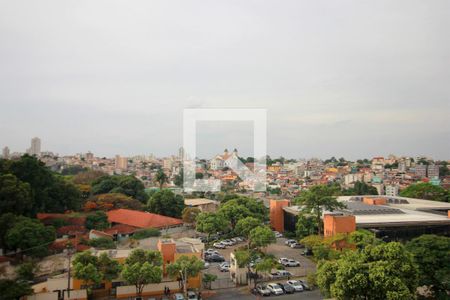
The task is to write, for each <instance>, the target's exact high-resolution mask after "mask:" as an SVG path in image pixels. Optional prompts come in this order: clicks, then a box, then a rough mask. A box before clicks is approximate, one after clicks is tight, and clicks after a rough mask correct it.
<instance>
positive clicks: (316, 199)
mask: <svg viewBox="0 0 450 300" xmlns="http://www.w3.org/2000/svg"><path fill="white" fill-rule="evenodd" d="M338 193H339V188H337V187H335V186H327V185H315V186H313V187H311V188H310V189H309V190H307V191H304V192H302V193H301V194H300V196H299V197H298V198H296V199H295V202H296V203H297V204H298V205H303V206H304V207H305V208H304V211H305V212H306V213H311V214H313V215H315V216H316V220H317V224H318V226H317V232H318V234H319V235H320V234H321V228H322V220H321V217H322V212H323V211H324V210H328V211H333V210H335V209H338V208H343V207H345V206H344V204H342V203H340V202H338V201H337V200H336V195H337V194H338Z"/></svg>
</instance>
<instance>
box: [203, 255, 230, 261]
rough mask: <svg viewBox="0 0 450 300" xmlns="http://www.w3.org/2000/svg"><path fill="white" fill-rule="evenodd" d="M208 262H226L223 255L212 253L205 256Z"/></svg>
mask: <svg viewBox="0 0 450 300" xmlns="http://www.w3.org/2000/svg"><path fill="white" fill-rule="evenodd" d="M205 261H207V262H224V261H225V258H224V257H223V256H222V255H217V254H211V255H208V256H206V257H205Z"/></svg>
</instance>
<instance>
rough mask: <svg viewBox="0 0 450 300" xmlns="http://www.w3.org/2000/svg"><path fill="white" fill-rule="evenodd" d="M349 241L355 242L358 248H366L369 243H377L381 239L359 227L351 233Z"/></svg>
mask: <svg viewBox="0 0 450 300" xmlns="http://www.w3.org/2000/svg"><path fill="white" fill-rule="evenodd" d="M348 242H349V243H351V244H354V245H355V246H356V247H357V248H358V249H364V248H365V247H367V246H369V245H377V244H379V243H381V240H379V239H377V238H376V237H375V234H374V233H373V232H371V231H368V230H365V229H358V230H356V231H353V232H352V233H350V234H349V237H348Z"/></svg>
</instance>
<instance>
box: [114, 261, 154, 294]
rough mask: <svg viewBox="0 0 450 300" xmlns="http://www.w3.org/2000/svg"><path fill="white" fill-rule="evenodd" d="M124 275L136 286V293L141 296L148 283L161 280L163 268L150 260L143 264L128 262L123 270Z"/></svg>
mask: <svg viewBox="0 0 450 300" xmlns="http://www.w3.org/2000/svg"><path fill="white" fill-rule="evenodd" d="M122 277H123V278H124V279H125V280H126V281H127V282H128V283H129V284H132V285H134V286H135V287H136V294H137V295H139V296H140V295H141V294H142V290H143V289H144V286H145V285H146V284H149V283H159V282H161V279H162V269H161V267H160V266H155V265H152V264H150V263H148V262H145V263H143V264H142V265H141V264H139V263H135V264H132V265H129V264H126V265H125V266H124V268H123V271H122Z"/></svg>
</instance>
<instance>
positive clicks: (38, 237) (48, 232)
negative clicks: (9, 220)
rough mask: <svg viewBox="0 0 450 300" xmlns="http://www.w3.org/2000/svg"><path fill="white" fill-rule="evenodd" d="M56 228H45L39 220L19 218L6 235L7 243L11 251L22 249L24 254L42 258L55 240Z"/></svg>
mask: <svg viewBox="0 0 450 300" xmlns="http://www.w3.org/2000/svg"><path fill="white" fill-rule="evenodd" d="M55 238H56V233H55V228H53V227H52V226H44V225H43V224H42V223H40V222H39V221H38V220H35V219H29V218H25V217H23V218H19V219H18V221H16V222H15V223H14V225H13V227H11V228H10V229H9V230H8V232H7V233H6V237H5V242H6V245H7V246H8V248H9V249H14V250H17V249H20V250H21V251H22V253H23V254H26V255H31V256H37V257H42V256H45V255H46V254H47V252H48V246H49V245H50V244H51V243H52V242H53V241H54V240H55Z"/></svg>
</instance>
